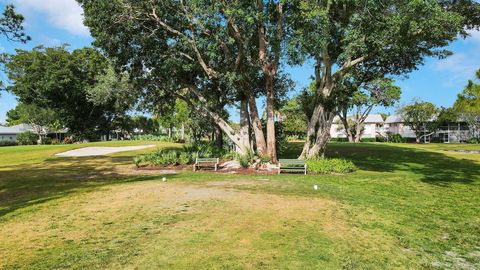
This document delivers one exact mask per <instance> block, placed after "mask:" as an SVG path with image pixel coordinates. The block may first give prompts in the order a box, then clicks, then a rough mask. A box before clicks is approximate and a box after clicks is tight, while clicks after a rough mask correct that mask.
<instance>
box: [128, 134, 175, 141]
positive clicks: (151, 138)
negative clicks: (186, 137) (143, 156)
mask: <svg viewBox="0 0 480 270" xmlns="http://www.w3.org/2000/svg"><path fill="white" fill-rule="evenodd" d="M132 139H133V140H136V141H157V142H175V138H173V137H168V136H164V135H152V134H145V135H135V136H133V138H132Z"/></svg>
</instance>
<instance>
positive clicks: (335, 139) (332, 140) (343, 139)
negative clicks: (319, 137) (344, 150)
mask: <svg viewBox="0 0 480 270" xmlns="http://www.w3.org/2000/svg"><path fill="white" fill-rule="evenodd" d="M330 141H331V142H348V138H331V139H330Z"/></svg>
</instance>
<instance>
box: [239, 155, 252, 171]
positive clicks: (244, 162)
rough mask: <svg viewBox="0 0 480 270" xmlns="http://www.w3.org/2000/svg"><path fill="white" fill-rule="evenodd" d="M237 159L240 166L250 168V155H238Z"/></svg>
mask: <svg viewBox="0 0 480 270" xmlns="http://www.w3.org/2000/svg"><path fill="white" fill-rule="evenodd" d="M237 159H238V162H240V166H242V168H248V166H250V158H249V157H248V155H238V157H237Z"/></svg>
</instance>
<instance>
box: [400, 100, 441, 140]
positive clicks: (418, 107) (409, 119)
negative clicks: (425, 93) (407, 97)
mask: <svg viewBox="0 0 480 270" xmlns="http://www.w3.org/2000/svg"><path fill="white" fill-rule="evenodd" d="M400 114H401V115H402V118H403V120H404V121H405V124H406V125H407V126H409V127H410V128H411V129H412V131H413V132H414V133H415V135H416V137H417V140H418V139H419V138H420V136H422V134H423V133H424V132H433V131H435V130H436V129H437V127H438V123H437V122H436V121H435V120H434V118H436V117H437V116H438V109H437V107H435V105H433V103H430V102H423V101H414V102H413V103H411V104H409V105H406V106H404V107H402V108H401V109H400Z"/></svg>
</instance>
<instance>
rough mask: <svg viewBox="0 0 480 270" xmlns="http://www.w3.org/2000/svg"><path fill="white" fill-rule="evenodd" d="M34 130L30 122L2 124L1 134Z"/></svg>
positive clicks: (0, 127)
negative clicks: (13, 124)
mask: <svg viewBox="0 0 480 270" xmlns="http://www.w3.org/2000/svg"><path fill="white" fill-rule="evenodd" d="M32 130H33V128H32V127H31V126H30V125H28V124H19V125H15V126H11V127H2V126H0V134H20V133H23V132H26V131H32Z"/></svg>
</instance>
